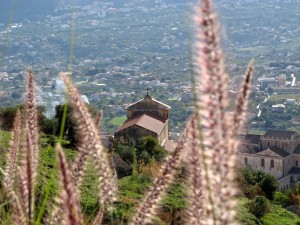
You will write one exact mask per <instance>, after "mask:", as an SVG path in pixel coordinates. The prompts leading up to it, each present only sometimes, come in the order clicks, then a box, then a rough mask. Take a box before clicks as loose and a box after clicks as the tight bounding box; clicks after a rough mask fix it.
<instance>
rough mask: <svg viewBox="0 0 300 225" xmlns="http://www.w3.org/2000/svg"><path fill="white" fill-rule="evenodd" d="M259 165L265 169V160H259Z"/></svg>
mask: <svg viewBox="0 0 300 225" xmlns="http://www.w3.org/2000/svg"><path fill="white" fill-rule="evenodd" d="M260 165H261V167H265V160H264V159H261V162H260Z"/></svg>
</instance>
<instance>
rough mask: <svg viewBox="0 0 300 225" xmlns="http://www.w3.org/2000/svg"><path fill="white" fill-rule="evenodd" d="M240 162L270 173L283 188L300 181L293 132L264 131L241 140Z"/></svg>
mask: <svg viewBox="0 0 300 225" xmlns="http://www.w3.org/2000/svg"><path fill="white" fill-rule="evenodd" d="M239 159H240V162H241V164H242V165H243V166H245V167H250V168H251V169H253V170H260V171H263V172H266V173H269V174H272V175H273V176H274V177H275V178H276V179H277V180H278V181H279V184H280V186H279V189H280V190H281V191H285V190H286V189H288V188H289V187H291V186H292V185H294V184H295V183H296V182H300V135H299V134H298V133H297V132H295V131H284V130H268V131H267V132H266V133H265V134H264V135H254V134H246V135H245V136H243V137H242V139H241V147H240V154H239Z"/></svg>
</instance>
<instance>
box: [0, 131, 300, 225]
mask: <svg viewBox="0 0 300 225" xmlns="http://www.w3.org/2000/svg"><path fill="white" fill-rule="evenodd" d="M8 141H9V133H8V132H4V131H0V166H1V167H2V168H3V166H4V165H5V157H4V154H5V150H6V149H7V146H8ZM46 141H47V139H45V138H43V139H42V151H41V159H42V163H40V165H39V171H40V173H39V177H38V188H37V191H38V193H39V196H40V198H39V199H37V201H38V205H37V207H38V208H39V207H40V206H41V204H42V200H43V199H44V197H45V195H44V193H45V192H46V189H47V187H48V184H49V183H50V186H49V190H50V193H49V194H50V198H49V200H48V202H47V207H48V206H49V205H50V204H49V203H51V199H52V198H53V197H54V196H55V194H56V190H57V174H58V173H57V170H56V167H55V151H54V149H53V147H51V146H49V145H48V144H47V143H46ZM65 154H66V156H67V158H68V160H70V161H71V160H73V159H74V158H75V155H76V152H75V151H73V150H70V149H66V150H65ZM49 181H52V182H49ZM150 184H151V180H150V179H149V176H147V175H143V174H140V175H138V176H137V177H133V176H130V177H125V178H123V179H120V180H119V192H120V193H119V201H118V202H117V203H116V204H115V208H114V211H113V215H112V218H113V220H114V222H120V221H121V220H123V219H125V221H126V220H128V218H129V217H130V215H131V214H132V213H133V209H134V206H135V205H136V204H137V203H139V202H140V200H141V199H142V197H143V194H144V191H145V190H146V189H147V188H148V187H149V185H150ZM97 186H98V185H97V179H96V177H95V171H94V168H93V167H92V166H89V168H88V171H87V176H86V177H85V179H84V182H83V186H82V188H81V190H82V199H81V204H82V207H83V211H84V212H85V214H86V215H87V216H88V217H89V216H92V215H93V213H94V211H95V210H97V207H98V205H97ZM183 196H184V187H183V186H182V185H179V184H176V185H174V186H173V188H172V190H171V191H170V194H169V196H168V197H167V198H165V199H164V200H163V208H164V210H165V212H167V211H169V209H170V208H174V207H175V208H177V209H183V208H184V207H185V206H186V202H185V200H184V197H183ZM239 201H240V205H239V207H238V217H239V219H240V221H241V224H243V225H244V224H245V225H260V224H261V225H282V224H284V225H297V223H299V224H300V219H299V218H298V217H297V216H296V215H295V214H293V213H291V212H289V211H287V210H285V209H283V208H281V207H280V206H276V205H271V211H270V212H269V213H267V214H266V215H265V216H264V217H263V218H262V219H261V220H260V221H259V220H258V219H257V218H256V217H255V216H253V215H252V214H250V213H249V212H248V209H247V208H246V205H247V203H248V202H249V200H248V199H245V198H243V199H240V200H239ZM160 222H161V221H160ZM160 222H158V221H157V224H163V223H160Z"/></svg>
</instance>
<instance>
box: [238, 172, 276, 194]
mask: <svg viewBox="0 0 300 225" xmlns="http://www.w3.org/2000/svg"><path fill="white" fill-rule="evenodd" d="M240 184H241V186H242V192H243V194H245V195H246V196H247V197H248V198H253V197H255V196H257V195H265V196H266V197H267V198H268V199H270V200H272V199H273V198H274V194H275V192H276V190H277V189H278V185H279V184H278V182H277V180H276V178H275V177H273V176H272V175H270V174H267V173H264V172H262V171H254V170H252V169H250V168H243V169H241V175H240Z"/></svg>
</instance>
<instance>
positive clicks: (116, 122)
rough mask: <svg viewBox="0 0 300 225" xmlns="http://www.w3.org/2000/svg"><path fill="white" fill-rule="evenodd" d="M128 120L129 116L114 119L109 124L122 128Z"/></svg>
mask: <svg viewBox="0 0 300 225" xmlns="http://www.w3.org/2000/svg"><path fill="white" fill-rule="evenodd" d="M126 119H127V116H119V117H114V118H112V119H111V120H110V121H109V124H111V125H113V126H121V125H122V124H123V123H124V122H125V120H126Z"/></svg>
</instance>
